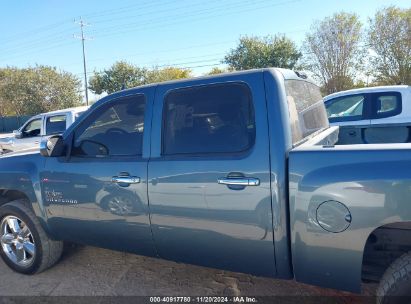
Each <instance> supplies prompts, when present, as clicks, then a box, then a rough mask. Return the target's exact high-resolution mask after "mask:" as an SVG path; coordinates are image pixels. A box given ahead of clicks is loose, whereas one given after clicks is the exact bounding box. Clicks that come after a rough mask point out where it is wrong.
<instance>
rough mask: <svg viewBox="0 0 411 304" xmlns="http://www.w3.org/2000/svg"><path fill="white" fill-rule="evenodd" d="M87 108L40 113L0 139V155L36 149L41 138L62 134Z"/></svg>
mask: <svg viewBox="0 0 411 304" xmlns="http://www.w3.org/2000/svg"><path fill="white" fill-rule="evenodd" d="M87 109H88V107H86V106H84V107H76V108H69V109H64V110H58V111H53V112H48V113H42V114H39V115H36V116H33V117H32V118H30V119H29V120H27V121H26V122H25V123H24V124H23V125H22V126H21V127H20V128H19V129H18V130H14V131H13V135H12V136H10V137H5V138H2V139H0V154H1V153H8V152H14V151H21V150H26V149H30V148H33V147H36V146H38V145H39V144H40V141H41V139H42V138H43V137H48V136H51V135H55V134H62V133H63V132H64V131H65V130H66V129H67V128H68V127H69V126H70V125H71V124H72V123H73V122H74V121H75V120H76V119H77V118H78V117H79V116H80V115H81V114H83V113H84V112H85V111H87Z"/></svg>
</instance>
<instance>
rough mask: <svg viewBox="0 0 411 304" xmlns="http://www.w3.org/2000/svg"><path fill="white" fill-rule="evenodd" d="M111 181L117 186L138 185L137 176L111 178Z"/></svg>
mask: <svg viewBox="0 0 411 304" xmlns="http://www.w3.org/2000/svg"><path fill="white" fill-rule="evenodd" d="M111 181H112V182H113V183H117V184H138V183H140V178H139V177H137V176H113V177H112V178H111Z"/></svg>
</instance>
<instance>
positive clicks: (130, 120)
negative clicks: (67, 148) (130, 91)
mask: <svg viewBox="0 0 411 304" xmlns="http://www.w3.org/2000/svg"><path fill="white" fill-rule="evenodd" d="M145 106H146V99H145V96H144V95H141V94H138V95H135V96H129V97H124V98H122V99H121V100H116V101H113V102H111V103H109V104H107V105H105V106H102V108H101V109H99V110H97V111H96V114H95V115H92V116H89V117H88V118H87V119H86V120H85V121H83V123H82V124H81V125H80V126H79V127H78V129H77V130H76V131H75V137H74V146H73V152H72V155H75V156H83V157H84V156H85V157H102V156H135V155H141V154H142V147H143V131H144V112H145Z"/></svg>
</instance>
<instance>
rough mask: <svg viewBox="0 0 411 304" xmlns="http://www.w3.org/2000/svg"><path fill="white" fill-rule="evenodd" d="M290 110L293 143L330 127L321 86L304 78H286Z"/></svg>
mask: <svg viewBox="0 0 411 304" xmlns="http://www.w3.org/2000/svg"><path fill="white" fill-rule="evenodd" d="M285 92H286V95H287V102H288V110H289V115H290V121H291V133H292V141H293V144H295V143H297V142H299V141H301V140H302V139H304V138H306V137H307V136H309V135H311V134H313V133H315V132H317V131H319V130H322V129H325V128H328V126H329V124H328V118H327V113H326V111H325V107H324V103H323V100H322V96H321V93H320V88H319V87H317V86H316V85H315V84H312V83H310V82H308V81H304V80H293V79H290V80H286V81H285Z"/></svg>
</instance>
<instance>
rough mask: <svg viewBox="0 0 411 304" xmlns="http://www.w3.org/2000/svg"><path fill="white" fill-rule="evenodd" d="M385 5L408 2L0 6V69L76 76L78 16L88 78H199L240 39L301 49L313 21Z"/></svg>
mask: <svg viewBox="0 0 411 304" xmlns="http://www.w3.org/2000/svg"><path fill="white" fill-rule="evenodd" d="M389 5H395V6H398V7H402V8H406V7H410V6H411V1H409V0H396V1H395V0H339V1H338V0H327V1H324V0H208V1H204V0H174V1H170V0H151V1H149V0H115V1H108V0H82V1H80V0H70V1H68V0H66V1H62V0H60V1H58V0H37V1H29V0H13V1H7V0H0V28H1V31H0V67H6V66H17V67H27V66H34V65H36V64H41V65H50V66H56V67H57V68H58V69H60V70H65V71H68V72H71V73H74V74H76V75H77V76H78V77H79V78H82V77H83V76H84V74H83V57H82V48H81V40H80V39H78V38H76V37H75V36H80V25H79V21H80V18H81V19H82V20H83V21H84V22H85V23H86V26H85V27H84V33H85V36H86V38H87V40H86V41H85V49H86V62H87V70H88V76H91V75H92V73H93V71H100V70H103V69H105V68H108V67H110V66H111V65H112V64H113V63H114V62H115V61H117V60H125V61H128V62H130V63H132V64H135V65H138V66H142V67H143V66H144V67H148V68H150V67H153V66H159V67H163V66H178V67H183V68H189V69H191V70H192V71H193V74H194V75H201V74H204V73H206V72H207V71H209V70H211V69H212V68H213V67H216V66H222V64H221V61H222V59H223V58H224V55H225V54H227V52H228V51H229V50H230V49H232V48H235V46H236V45H237V44H238V40H239V38H240V37H241V36H245V35H249V36H251V35H253V36H266V35H273V34H285V35H286V36H287V37H289V38H291V39H292V40H294V41H295V43H296V44H297V46H301V44H302V42H303V40H304V37H305V33H306V32H307V31H308V30H309V29H310V27H311V25H312V24H313V22H315V21H316V20H321V19H323V18H325V17H327V16H331V15H332V14H334V13H335V12H339V11H345V12H351V13H356V14H358V15H359V17H360V20H361V21H362V22H363V23H364V24H365V25H366V24H367V22H368V18H369V17H372V16H373V15H374V14H375V12H376V10H378V9H381V8H383V7H387V6H389Z"/></svg>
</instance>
